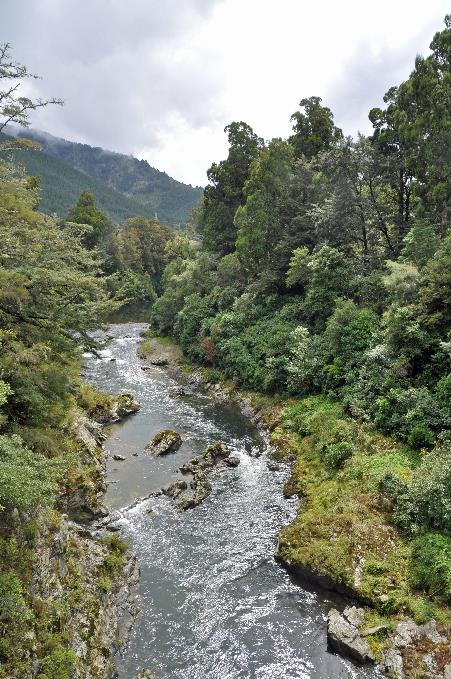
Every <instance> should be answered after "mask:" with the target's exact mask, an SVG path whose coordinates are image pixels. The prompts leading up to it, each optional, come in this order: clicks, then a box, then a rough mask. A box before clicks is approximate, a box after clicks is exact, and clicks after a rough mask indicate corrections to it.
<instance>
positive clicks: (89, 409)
mask: <svg viewBox="0 0 451 679" xmlns="http://www.w3.org/2000/svg"><path fill="white" fill-rule="evenodd" d="M78 404H79V406H80V407H81V408H82V409H83V410H84V411H85V412H86V414H87V415H88V417H92V418H93V419H96V418H98V417H102V416H105V415H108V414H109V413H110V411H111V408H112V405H113V397H112V396H110V394H106V393H104V392H102V391H99V390H98V389H96V388H95V387H93V386H92V385H90V384H81V385H80V388H79V394H78Z"/></svg>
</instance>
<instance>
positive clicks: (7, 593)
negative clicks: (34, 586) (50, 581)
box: [0, 571, 33, 626]
mask: <svg viewBox="0 0 451 679" xmlns="http://www.w3.org/2000/svg"><path fill="white" fill-rule="evenodd" d="M32 617H33V614H32V612H31V610H30V608H29V607H28V604H27V602H26V600H25V597H24V592H23V587H22V583H21V581H20V579H19V578H18V576H17V574H16V573H14V572H13V571H7V572H6V573H1V574H0V625H1V626H3V625H7V626H10V625H12V626H18V625H23V624H24V623H25V622H26V621H27V620H30V619H31V618H32Z"/></svg>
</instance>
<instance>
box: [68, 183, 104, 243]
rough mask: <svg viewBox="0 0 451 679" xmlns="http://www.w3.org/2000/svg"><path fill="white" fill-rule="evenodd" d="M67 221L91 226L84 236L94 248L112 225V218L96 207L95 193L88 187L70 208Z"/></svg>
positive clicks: (85, 240)
mask: <svg viewBox="0 0 451 679" xmlns="http://www.w3.org/2000/svg"><path fill="white" fill-rule="evenodd" d="M67 221H68V222H73V223H74V224H87V225H88V226H90V227H91V229H90V230H89V231H87V232H86V234H85V235H84V238H83V241H84V243H85V245H86V247H88V248H93V247H95V246H96V245H98V243H99V242H100V240H101V239H102V238H103V237H104V236H105V235H106V233H107V231H108V229H109V227H110V226H111V224H110V218H109V217H108V215H107V214H105V213H104V212H102V211H101V210H99V208H98V207H96V199H95V198H94V194H93V193H92V192H91V191H88V190H87V189H85V190H84V191H82V192H81V193H80V197H79V199H78V201H77V202H76V204H75V205H74V206H73V207H72V208H71V209H70V210H69V214H68V215H67Z"/></svg>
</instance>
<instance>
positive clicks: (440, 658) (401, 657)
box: [327, 606, 451, 679]
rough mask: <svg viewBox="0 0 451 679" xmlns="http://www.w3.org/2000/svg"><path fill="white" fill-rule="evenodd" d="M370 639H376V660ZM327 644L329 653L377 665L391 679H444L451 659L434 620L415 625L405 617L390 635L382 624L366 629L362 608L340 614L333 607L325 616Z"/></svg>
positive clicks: (350, 607)
mask: <svg viewBox="0 0 451 679" xmlns="http://www.w3.org/2000/svg"><path fill="white" fill-rule="evenodd" d="M381 634H382V636H381ZM374 635H378V636H377V637H374ZM372 637H373V638H375V639H376V640H377V643H376V648H378V649H379V650H378V655H377V658H376V655H375V653H374V652H373V649H372V648H371V646H370V643H369V641H370V639H371V638H372ZM327 642H328V646H329V648H330V649H331V650H332V651H335V652H336V653H339V654H340V655H343V656H346V657H348V658H351V659H352V660H354V661H355V662H357V663H360V664H365V663H369V662H371V663H373V662H378V664H379V667H380V669H382V670H383V671H384V672H385V673H386V674H387V675H388V676H389V677H392V679H404V678H405V677H414V676H415V677H416V676H418V677H419V676H421V677H434V679H439V677H442V678H443V679H447V672H448V674H449V672H450V669H449V668H451V665H448V664H447V663H448V662H449V659H450V657H451V646H450V641H449V639H448V638H447V637H445V636H444V635H443V634H440V633H439V631H438V630H437V625H436V622H435V620H431V621H430V622H427V623H425V624H424V625H418V624H416V623H415V622H414V621H413V620H411V619H409V618H407V619H404V620H400V621H398V623H397V625H396V629H395V630H394V631H392V632H390V631H389V627H388V625H384V624H381V625H375V626H373V627H368V626H367V625H366V624H365V609H363V608H356V607H355V606H348V607H347V608H345V610H344V611H343V613H342V614H340V613H339V612H338V611H337V610H336V609H335V608H332V609H331V610H330V611H329V613H328V615H327Z"/></svg>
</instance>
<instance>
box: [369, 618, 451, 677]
mask: <svg viewBox="0 0 451 679" xmlns="http://www.w3.org/2000/svg"><path fill="white" fill-rule="evenodd" d="M444 658H447V659H448V661H449V660H450V659H451V642H450V639H449V638H447V637H445V636H443V635H442V634H440V633H439V632H438V630H437V625H436V622H435V620H431V621H430V622H427V623H425V624H424V625H417V624H416V623H415V622H414V621H413V620H410V619H407V620H401V621H400V622H398V624H397V626H396V630H395V631H394V633H392V634H391V635H390V636H389V638H388V640H387V643H386V644H385V650H384V652H383V659H382V668H383V669H384V670H385V672H387V674H388V675H389V676H390V677H394V678H395V679H403V677H405V676H413V675H410V670H411V669H414V670H416V671H418V675H417V676H424V677H429V676H430V677H444V679H447V673H448V675H450V674H451V662H450V663H449V664H448V665H445V666H444V667H443V664H444V662H445V663H446V660H445V661H444ZM420 672H421V674H420Z"/></svg>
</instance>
